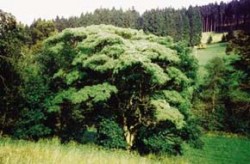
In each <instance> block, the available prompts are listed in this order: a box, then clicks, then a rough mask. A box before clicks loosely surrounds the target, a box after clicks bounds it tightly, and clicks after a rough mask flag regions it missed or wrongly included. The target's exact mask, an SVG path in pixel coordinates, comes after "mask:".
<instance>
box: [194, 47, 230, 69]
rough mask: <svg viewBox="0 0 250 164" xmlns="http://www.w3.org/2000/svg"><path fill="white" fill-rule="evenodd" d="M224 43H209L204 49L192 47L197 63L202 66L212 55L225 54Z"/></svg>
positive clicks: (220, 55)
mask: <svg viewBox="0 0 250 164" xmlns="http://www.w3.org/2000/svg"><path fill="white" fill-rule="evenodd" d="M225 50H226V43H216V44H210V45H208V46H207V48H205V49H196V48H194V49H193V55H195V57H196V58H197V59H198V60H199V64H200V65H201V66H204V65H205V64H206V63H207V62H208V61H209V60H211V59H213V58H214V57H223V56H225V55H226V53H225Z"/></svg>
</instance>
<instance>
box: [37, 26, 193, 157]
mask: <svg viewBox="0 0 250 164" xmlns="http://www.w3.org/2000/svg"><path fill="white" fill-rule="evenodd" d="M185 56H189V54H188V51H184V49H183V50H182V51H180V50H178V45H176V44H174V43H173V42H172V38H170V37H157V36H155V35H146V34H145V33H144V32H143V31H137V30H132V29H123V28H118V27H114V26H110V25H98V26H89V27H86V28H75V29H66V30H64V31H63V32H62V33H59V34H58V35H55V36H52V37H50V38H49V39H47V40H46V42H45V43H44V47H43V49H42V51H41V53H40V54H38V56H37V59H36V60H37V61H38V64H39V66H40V68H41V70H40V71H41V75H42V76H43V77H46V80H45V81H46V86H48V87H49V88H48V93H51V94H50V95H49V96H47V99H46V100H45V102H46V104H47V105H46V106H47V110H48V111H47V112H49V113H50V114H51V115H53V119H54V121H52V122H54V126H55V130H54V132H55V133H57V134H59V135H62V134H63V135H71V137H73V136H72V135H73V134H75V133H76V131H78V132H80V131H82V130H84V129H85V128H86V126H91V125H94V126H95V127H96V128H97V129H98V127H99V124H100V123H101V122H102V120H103V119H109V120H112V121H113V122H115V123H116V124H118V127H120V128H121V129H122V131H123V137H124V140H125V141H126V143H127V146H128V147H129V148H138V147H137V146H136V142H137V140H140V139H139V138H138V136H139V135H138V133H139V131H140V129H141V128H151V129H152V128H153V129H154V128H156V127H158V126H162V124H166V125H165V126H169V128H170V127H171V128H173V129H175V130H173V131H170V132H165V133H163V134H164V135H165V136H166V137H167V136H169V137H170V138H171V134H172V135H174V136H179V137H183V138H182V140H189V139H190V138H189V137H187V136H188V135H183V136H182V135H181V134H182V132H183V133H184V131H185V132H187V131H186V130H187V127H188V125H189V123H188V121H189V119H190V118H189V108H190V105H188V104H190V101H191V97H192V87H193V86H192V85H193V80H194V76H192V75H191V74H190V72H194V73H195V67H192V66H190V65H191V63H192V64H193V62H194V61H195V60H194V61H192V62H189V66H190V67H186V68H187V69H186V70H185V71H184V69H183V68H180V67H181V65H183V63H184V62H185V63H186V65H187V63H188V62H187V61H184V59H185V58H184V57H185ZM189 58H190V57H189ZM186 59H188V58H187V57H186ZM190 59H191V58H190ZM190 59H189V60H190ZM187 66H188V65H187ZM111 123H112V122H111ZM72 124H73V125H77V126H75V127H74V128H75V130H74V131H75V132H72V133H69V131H72V130H73V129H72ZM107 125H110V124H107ZM115 127H117V126H115ZM102 129H103V128H102ZM184 129H186V130H184ZM119 133H120V132H119ZM189 133H190V134H191V132H187V134H189ZM165 139H166V138H165ZM169 144H170V145H171V144H177V145H178V144H179V142H178V143H177V142H173V143H169ZM145 145H146V144H145ZM178 151H179V150H177V152H178Z"/></svg>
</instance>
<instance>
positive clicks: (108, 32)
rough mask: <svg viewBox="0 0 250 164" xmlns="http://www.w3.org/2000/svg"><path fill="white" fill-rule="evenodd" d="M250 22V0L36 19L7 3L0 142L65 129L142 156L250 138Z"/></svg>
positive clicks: (1, 17)
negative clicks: (218, 137) (21, 16)
mask: <svg viewBox="0 0 250 164" xmlns="http://www.w3.org/2000/svg"><path fill="white" fill-rule="evenodd" d="M249 29H250V1H249V0H233V1H231V2H229V3H225V2H221V3H219V4H218V3H212V4H207V5H205V6H189V7H187V8H182V9H174V8H164V9H152V10H147V11H145V12H144V13H142V14H140V13H139V12H137V11H136V10H135V9H134V8H131V9H129V10H122V9H115V8H113V9H105V8H99V9H96V10H95V11H94V12H93V13H85V12H84V11H83V13H82V14H81V15H79V16H78V17H69V18H64V17H60V16H57V17H56V18H54V19H52V20H45V19H43V18H39V19H36V20H34V21H33V23H32V24H31V25H24V24H22V23H21V22H19V21H18V20H16V18H15V16H14V15H12V14H11V13H7V12H5V11H2V10H1V9H0V140H1V138H6V137H7V138H11V139H13V140H15V139H24V140H28V141H39V140H41V139H52V138H55V137H56V138H58V140H59V141H60V142H61V143H69V142H72V141H74V142H77V143H79V144H89V143H91V144H94V145H99V146H101V147H105V148H108V149H115V150H116V149H124V150H130V151H135V152H138V153H139V154H140V155H148V154H156V155H159V154H161V155H162V154H169V155H184V154H185V146H186V145H188V146H189V147H192V148H194V149H203V147H204V146H205V147H206V142H205V141H206V138H205V141H204V140H203V136H204V135H205V136H206V135H207V134H208V133H215V134H216V133H223V134H226V135H228V134H231V135H236V136H239V137H242V138H246V140H247V141H248V142H249V136H250V30H249ZM207 33H208V34H209V37H208V40H207V41H206V44H204V43H202V41H201V40H202V37H203V36H204V34H207ZM210 33H214V34H213V35H217V34H221V39H220V41H219V42H217V43H215V41H214V37H213V36H212V34H210ZM216 46H220V47H219V48H221V47H222V48H224V49H223V51H222V52H221V53H223V54H224V56H222V57H221V56H220V55H217V54H216V53H219V49H216V48H214V49H213V47H216ZM210 50H214V52H213V54H212V55H213V56H214V58H212V60H207V61H205V63H206V64H205V65H201V64H200V59H199V55H209V54H208V53H206V52H208V51H210ZM203 52H205V54H199V53H203ZM207 57H209V56H207ZM0 145H1V142H0ZM248 150H249V149H248ZM1 155H2V154H1V150H0V163H1V160H2V157H1ZM3 156H4V155H3ZM3 159H4V158H3ZM3 161H5V160H3ZM208 163H209V162H208Z"/></svg>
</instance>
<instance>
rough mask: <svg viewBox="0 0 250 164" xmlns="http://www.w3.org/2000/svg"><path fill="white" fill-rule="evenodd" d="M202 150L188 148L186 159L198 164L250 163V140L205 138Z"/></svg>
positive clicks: (218, 137) (221, 137)
mask: <svg viewBox="0 0 250 164" xmlns="http://www.w3.org/2000/svg"><path fill="white" fill-rule="evenodd" d="M203 141H204V142H205V145H204V147H203V149H202V150H197V149H192V148H186V154H185V155H184V157H185V158H187V159H188V161H189V162H190V163H194V164H195V163H197V164H200V163H202V164H217V163H218V164H236V163H237V164H246V163H249V162H250V140H248V139H245V138H239V137H225V136H224V137H223V136H205V137H203Z"/></svg>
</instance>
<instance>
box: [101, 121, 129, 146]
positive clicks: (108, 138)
mask: <svg viewBox="0 0 250 164" xmlns="http://www.w3.org/2000/svg"><path fill="white" fill-rule="evenodd" d="M97 133H98V137H97V143H98V144H100V145H102V146H104V147H107V148H122V149H125V148H126V147H127V144H126V141H125V138H124V135H123V130H122V128H121V127H119V125H118V124H117V123H116V122H115V121H114V120H112V119H106V118H103V119H102V120H101V122H100V124H99V127H98V131H97Z"/></svg>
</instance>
